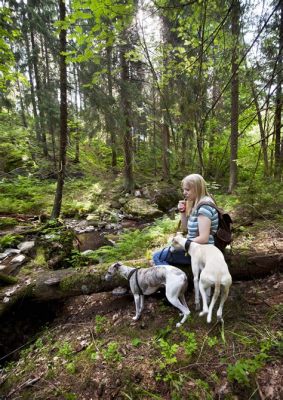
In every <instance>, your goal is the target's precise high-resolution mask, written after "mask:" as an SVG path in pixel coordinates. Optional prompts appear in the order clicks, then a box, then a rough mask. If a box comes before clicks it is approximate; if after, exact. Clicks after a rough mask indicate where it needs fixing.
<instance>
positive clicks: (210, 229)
mask: <svg viewBox="0 0 283 400" xmlns="http://www.w3.org/2000/svg"><path fill="white" fill-rule="evenodd" d="M182 188H183V193H184V197H185V200H181V201H179V204H178V210H179V211H180V214H181V224H182V227H183V229H188V235H187V237H188V239H190V240H191V241H193V242H196V243H201V244H214V237H213V233H214V232H216V230H217V228H218V212H217V210H216V209H215V208H214V207H211V206H209V205H200V203H213V204H214V200H213V198H212V197H211V196H210V194H209V193H208V191H207V188H206V183H205V180H204V179H203V177H202V176H201V175H199V174H191V175H188V176H186V177H185V178H184V179H183V180H182ZM188 202H190V203H191V204H192V207H191V208H190V210H188V209H186V204H187V203H188ZM198 205H200V206H199V207H198ZM152 258H153V263H154V265H156V266H158V265H166V264H168V265H169V264H170V265H188V264H189V265H190V264H191V262H190V256H189V255H188V254H186V253H185V251H184V250H178V251H175V252H174V253H171V252H170V248H169V247H166V248H164V249H163V250H161V251H157V252H156V253H154V254H153V257H152Z"/></svg>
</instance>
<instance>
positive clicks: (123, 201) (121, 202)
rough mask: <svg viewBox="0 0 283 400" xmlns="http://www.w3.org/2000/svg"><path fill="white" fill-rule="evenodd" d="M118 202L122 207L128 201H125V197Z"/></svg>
mask: <svg viewBox="0 0 283 400" xmlns="http://www.w3.org/2000/svg"><path fill="white" fill-rule="evenodd" d="M118 202H119V203H120V205H121V206H124V205H125V204H126V203H127V199H125V198H124V197H120V199H119V200H118Z"/></svg>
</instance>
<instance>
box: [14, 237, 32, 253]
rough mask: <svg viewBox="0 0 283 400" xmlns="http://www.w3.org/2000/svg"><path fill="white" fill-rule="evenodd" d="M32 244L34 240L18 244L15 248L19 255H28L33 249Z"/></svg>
mask: <svg viewBox="0 0 283 400" xmlns="http://www.w3.org/2000/svg"><path fill="white" fill-rule="evenodd" d="M34 244H35V242H34V240H30V241H26V242H22V243H20V244H19V245H18V246H17V247H18V249H19V250H20V252H21V253H29V251H30V250H31V249H33V248H34Z"/></svg>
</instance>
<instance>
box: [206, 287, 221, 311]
mask: <svg viewBox="0 0 283 400" xmlns="http://www.w3.org/2000/svg"><path fill="white" fill-rule="evenodd" d="M220 290H221V283H220V281H219V280H217V281H216V282H215V287H214V293H213V296H212V299H211V302H210V304H209V309H208V315H210V316H211V314H212V310H213V307H214V305H215V303H216V301H217V299H218V297H219V294H220Z"/></svg>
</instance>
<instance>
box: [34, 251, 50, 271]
mask: <svg viewBox="0 0 283 400" xmlns="http://www.w3.org/2000/svg"><path fill="white" fill-rule="evenodd" d="M34 264H35V265H37V266H39V267H45V266H46V265H47V262H46V258H45V250H44V249H43V248H42V247H38V248H37V249H36V255H35V258H34Z"/></svg>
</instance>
